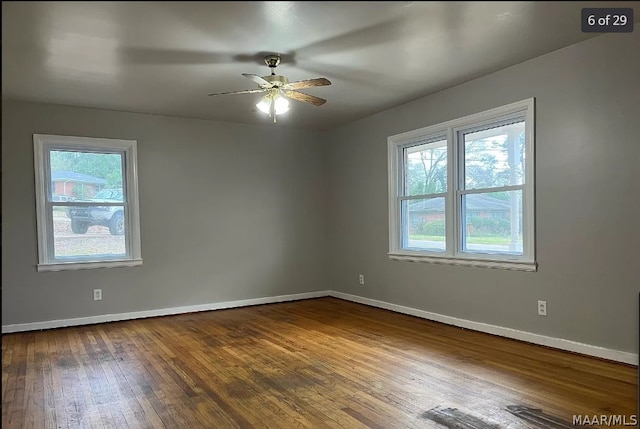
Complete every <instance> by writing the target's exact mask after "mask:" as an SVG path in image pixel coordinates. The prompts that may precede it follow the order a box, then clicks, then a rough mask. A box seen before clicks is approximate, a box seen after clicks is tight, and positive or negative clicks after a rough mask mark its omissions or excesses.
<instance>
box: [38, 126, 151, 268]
mask: <svg viewBox="0 0 640 429" xmlns="http://www.w3.org/2000/svg"><path fill="white" fill-rule="evenodd" d="M33 142H34V166H35V185H36V212H37V218H36V221H37V230H38V271H55V270H66V269H80V268H99V267H117V266H133V265H140V264H142V257H141V252H140V223H139V214H138V180H137V168H136V162H137V160H136V142H135V141H133V140H114V139H100V138H88V137H69V136H56V135H43V134H34V136H33Z"/></svg>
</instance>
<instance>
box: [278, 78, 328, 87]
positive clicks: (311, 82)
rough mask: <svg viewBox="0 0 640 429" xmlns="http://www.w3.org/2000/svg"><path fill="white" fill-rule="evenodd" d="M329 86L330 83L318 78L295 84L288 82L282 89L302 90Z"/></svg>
mask: <svg viewBox="0 0 640 429" xmlns="http://www.w3.org/2000/svg"><path fill="white" fill-rule="evenodd" d="M326 85H331V81H330V80H329V79H326V78H324V77H319V78H316V79H307V80H299V81H296V82H289V83H288V84H286V85H285V86H284V87H285V88H287V89H302V88H311V87H312V86H326Z"/></svg>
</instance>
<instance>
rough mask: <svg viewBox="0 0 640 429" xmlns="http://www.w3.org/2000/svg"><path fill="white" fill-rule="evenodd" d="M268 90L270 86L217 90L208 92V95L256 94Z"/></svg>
mask: <svg viewBox="0 0 640 429" xmlns="http://www.w3.org/2000/svg"><path fill="white" fill-rule="evenodd" d="M268 90H269V88H259V89H245V90H243V91H229V92H217V93H214V94H208V95H229V94H256V93H258V92H265V91H268Z"/></svg>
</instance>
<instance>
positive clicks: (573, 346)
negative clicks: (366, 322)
mask: <svg viewBox="0 0 640 429" xmlns="http://www.w3.org/2000/svg"><path fill="white" fill-rule="evenodd" d="M330 295H331V296H333V297H335V298H340V299H344V300H346V301H352V302H357V303H360V304H365V305H370V306H372V307H378V308H384V309H386V310H391V311H395V312H397V313H403V314H409V315H411V316H416V317H420V318H422V319H428V320H433V321H435V322H441V323H445V324H447V325H453V326H458V327H461V328H467V329H472V330H474V331H480V332H485V333H488V334H493V335H498V336H501V337H506V338H512V339H515V340H521V341H526V342H528V343H533V344H539V345H542V346H548V347H553V348H556V349H561V350H566V351H570V352H576V353H581V354H585V355H589V356H595V357H599V358H603V359H609V360H613V361H616V362H623V363H628V364H631V365H638V355H637V354H635V353H628V352H622V351H619V350H612V349H607V348H604V347H598V346H593V345H590V344H583V343H578V342H576V341H571V340H565V339H562V338H554V337H547V336H545V335H539V334H533V333H531V332H526V331H519V330H517V329H511V328H505V327H502V326H496V325H489V324H487V323H481V322H474V321H471V320H466V319H458V318H457V317H451V316H445V315H442V314H438V313H431V312H429V311H424V310H418V309H417V308H411V307H405V306H402V305H397V304H390V303H388V302H384V301H378V300H376V299H371V298H364V297H361V296H357V295H351V294H348V293H342V292H335V291H331V292H330Z"/></svg>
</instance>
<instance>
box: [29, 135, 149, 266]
mask: <svg viewBox="0 0 640 429" xmlns="http://www.w3.org/2000/svg"><path fill="white" fill-rule="evenodd" d="M33 145H34V157H33V158H34V169H35V191H36V192H35V198H36V228H37V234H38V237H37V238H38V264H37V270H38V271H62V270H78V269H89V268H109V267H131V266H137V265H142V256H141V246H140V215H139V201H138V159H137V141H136V140H120V139H107V138H96V137H77V136H63V135H52V134H34V135H33ZM51 149H69V150H77V151H87V152H88V151H96V152H105V151H114V152H120V153H122V154H123V157H124V159H123V164H124V168H123V176H124V182H125V183H124V184H125V186H126V196H127V210H125V213H126V217H127V226H128V228H127V230H126V232H125V242H126V247H127V252H128V255H127V256H126V257H123V258H104V259H100V258H95V259H83V260H65V261H62V260H55V259H54V256H53V254H52V250H53V240H54V238H53V219H52V216H51V214H50V213H49V210H48V202H47V195H48V192H49V190H50V189H49V187H50V186H51V183H50V182H51V170H50V166H49V158H48V156H46V155H47V153H48V151H49V150H51ZM47 182H48V183H47ZM114 204H115V203H114ZM56 205H60V206H71V205H78V204H77V203H72V202H66V203H65V202H62V203H60V202H58V203H56Z"/></svg>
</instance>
